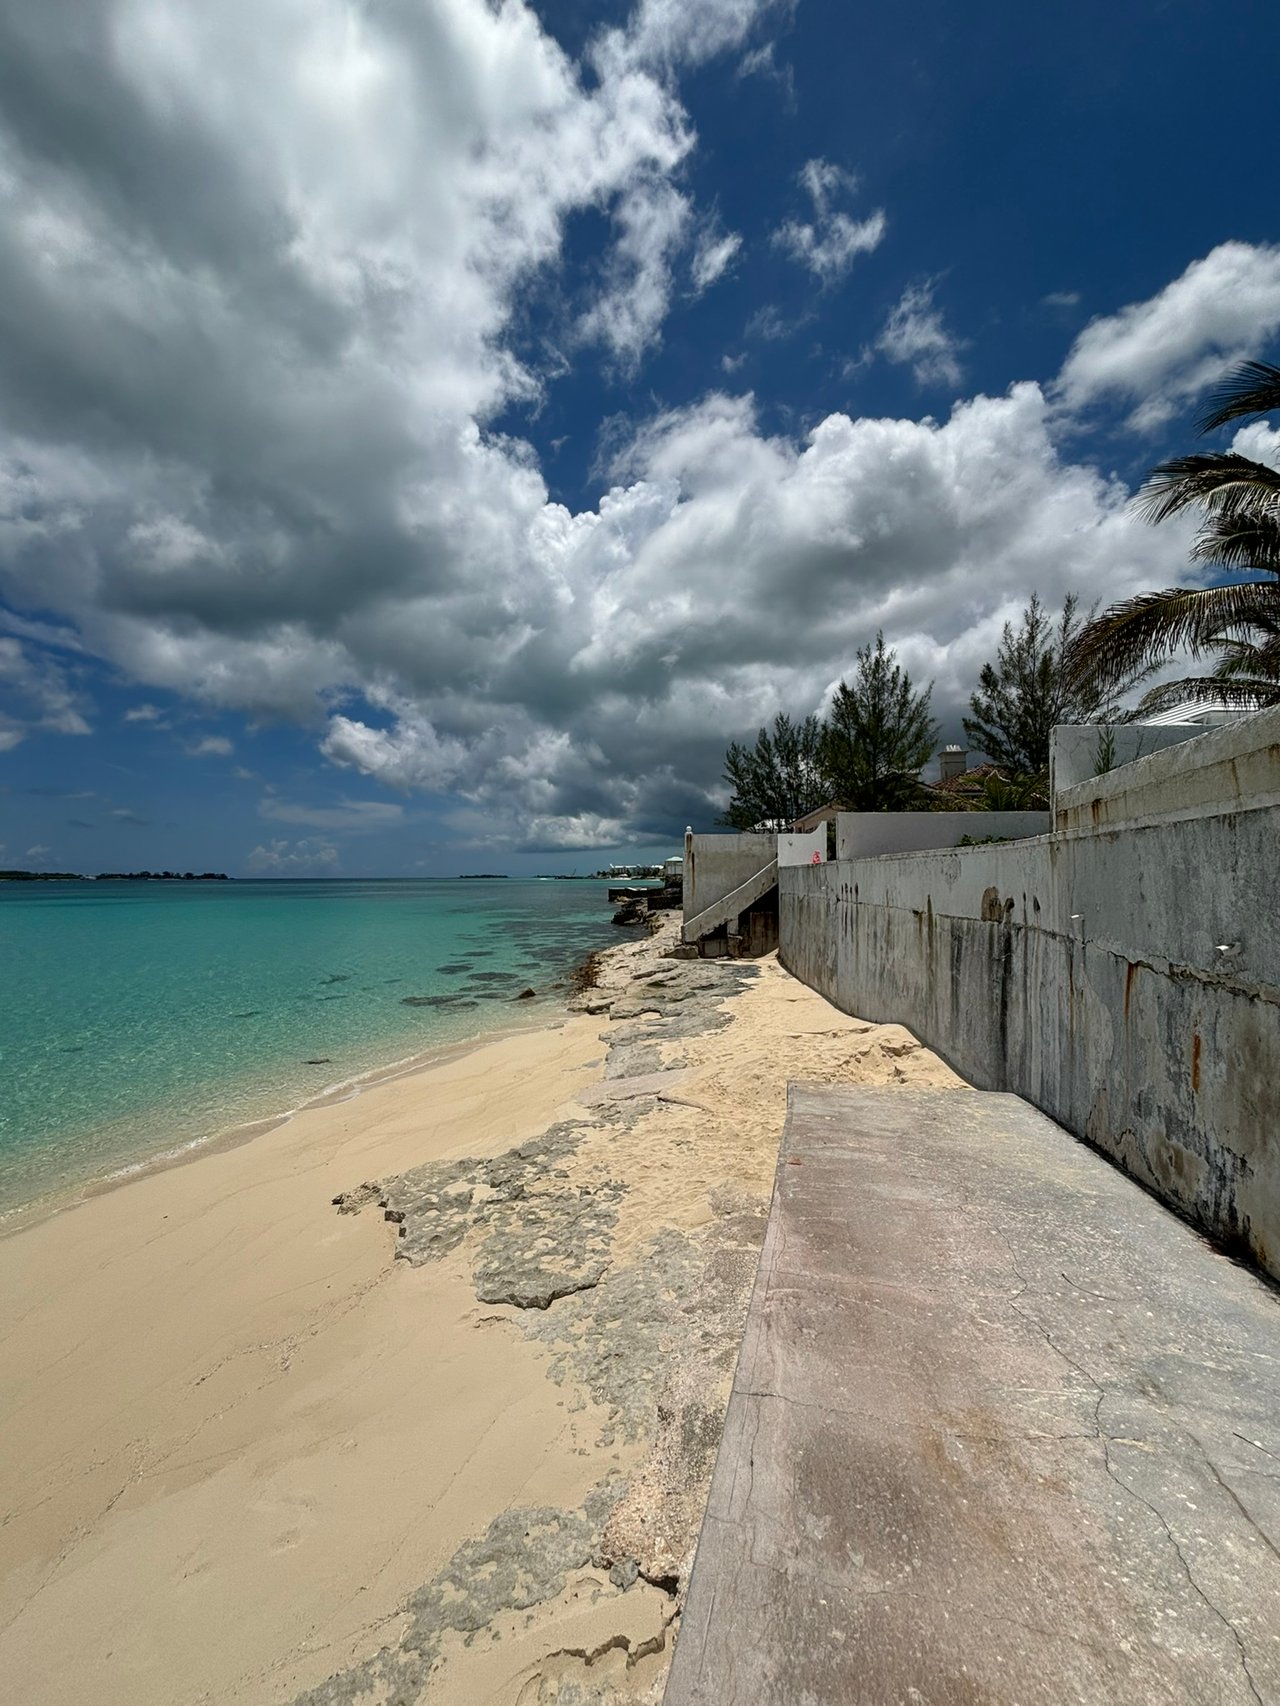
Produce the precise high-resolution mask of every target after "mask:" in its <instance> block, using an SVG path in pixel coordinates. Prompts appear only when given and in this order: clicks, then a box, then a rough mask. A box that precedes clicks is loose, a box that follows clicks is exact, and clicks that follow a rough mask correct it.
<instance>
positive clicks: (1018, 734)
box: [964, 593, 1133, 777]
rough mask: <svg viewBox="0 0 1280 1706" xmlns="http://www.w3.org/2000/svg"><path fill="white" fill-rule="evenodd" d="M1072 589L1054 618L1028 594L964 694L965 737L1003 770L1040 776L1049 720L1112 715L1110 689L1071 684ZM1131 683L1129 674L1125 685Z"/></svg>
mask: <svg viewBox="0 0 1280 1706" xmlns="http://www.w3.org/2000/svg"><path fill="white" fill-rule="evenodd" d="M1078 605H1079V600H1078V599H1077V598H1076V596H1075V594H1074V593H1070V594H1068V596H1067V597H1066V599H1065V600H1064V601H1063V605H1062V614H1061V616H1059V617H1058V618H1057V620H1056V621H1055V620H1054V619H1053V618H1052V617H1051V616H1050V615H1049V613H1048V611H1046V610H1045V608H1044V606H1043V605H1042V604H1041V602H1040V598H1039V595H1038V594H1036V593H1033V594H1032V596H1031V602H1030V604H1028V605H1027V607H1026V609H1025V610H1024V611H1023V612H1022V621H1021V623H1020V624H1019V626H1018V627H1017V628H1015V627H1014V625H1013V623H1012V622H1006V623H1005V625H1004V633H1003V634H1002V635H1001V639H1000V646H999V649H998V650H997V652H996V656H995V661H994V663H984V664H983V666H982V673H981V674H980V675H979V677H978V691H977V692H976V693H974V694H973V695H972V697H971V698H970V700H969V709H970V710H971V711H972V713H973V715H972V716H971V717H966V718H965V719H964V732H965V738H966V739H967V740H968V742H969V744H970V746H972V747H976V748H977V749H978V751H979V752H984V753H985V754H986V755H987V757H988V758H989V759H990V760H991V762H992V763H993V764H998V765H999V766H1000V768H1001V769H1002V770H1004V771H1006V772H1007V773H1008V775H1009V776H1011V777H1013V776H1041V775H1043V774H1044V773H1045V772H1046V771H1047V770H1048V768H1049V734H1050V731H1051V730H1052V728H1053V726H1054V724H1055V723H1092V722H1095V721H1097V720H1098V718H1099V717H1104V716H1105V717H1109V718H1110V719H1111V720H1113V721H1114V720H1116V718H1117V717H1118V712H1117V710H1116V707H1115V704H1114V702H1113V701H1114V699H1115V696H1116V695H1115V692H1107V691H1106V690H1105V688H1104V684H1103V683H1102V682H1101V681H1099V680H1097V679H1094V680H1088V679H1084V680H1081V681H1079V682H1076V683H1073V682H1072V681H1071V680H1070V679H1068V675H1067V670H1066V666H1065V660H1066V658H1067V656H1068V654H1069V652H1070V649H1071V647H1072V645H1073V643H1074V642H1075V639H1076V637H1077V635H1078V634H1079V632H1080V631H1081V627H1082V623H1081V620H1080V617H1079V614H1078ZM1125 685H1126V686H1132V685H1133V682H1132V679H1130V680H1129V681H1127V682H1126V683H1125Z"/></svg>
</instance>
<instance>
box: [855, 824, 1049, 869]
mask: <svg viewBox="0 0 1280 1706" xmlns="http://www.w3.org/2000/svg"><path fill="white" fill-rule="evenodd" d="M1049 821H1050V820H1049V814H1048V812H841V813H840V815H839V817H837V818H836V858H837V859H878V858H880V857H881V855H883V854H885V853H920V852H924V851H925V850H926V849H928V848H932V847H954V846H955V845H956V844H957V842H959V841H962V840H963V839H964V837H965V836H966V835H969V836H980V835H981V836H987V835H996V836H1000V837H1003V838H1005V839H1007V840H1009V841H1021V840H1024V839H1025V838H1026V837H1027V836H1028V835H1044V834H1045V833H1046V832H1047V831H1048V828H1049Z"/></svg>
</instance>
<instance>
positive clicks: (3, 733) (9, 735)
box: [0, 727, 26, 752]
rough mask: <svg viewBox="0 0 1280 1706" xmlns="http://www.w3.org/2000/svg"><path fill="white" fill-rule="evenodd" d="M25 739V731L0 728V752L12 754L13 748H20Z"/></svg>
mask: <svg viewBox="0 0 1280 1706" xmlns="http://www.w3.org/2000/svg"><path fill="white" fill-rule="evenodd" d="M25 739H26V730H25V729H15V728H12V727H4V728H0V752H12V751H13V749H14V747H15V746H20V745H21V744H22V742H23V741H24V740H25Z"/></svg>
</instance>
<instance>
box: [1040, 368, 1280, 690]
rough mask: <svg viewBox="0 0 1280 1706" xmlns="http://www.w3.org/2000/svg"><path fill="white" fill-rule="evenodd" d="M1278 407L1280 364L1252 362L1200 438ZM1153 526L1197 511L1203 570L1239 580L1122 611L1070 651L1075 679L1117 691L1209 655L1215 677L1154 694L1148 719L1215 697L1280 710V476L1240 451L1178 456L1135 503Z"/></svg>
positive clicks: (1214, 404) (1167, 594) (1196, 554)
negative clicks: (1181, 661) (1180, 659)
mask: <svg viewBox="0 0 1280 1706" xmlns="http://www.w3.org/2000/svg"><path fill="white" fill-rule="evenodd" d="M1277 411H1280V367H1274V366H1272V365H1271V364H1270V363H1268V362H1264V361H1248V362H1245V363H1244V364H1243V365H1242V366H1240V367H1238V368H1236V369H1235V371H1234V372H1233V373H1232V374H1230V375H1229V376H1228V378H1227V379H1226V380H1225V381H1224V382H1223V383H1222V385H1221V386H1219V388H1218V390H1217V391H1216V392H1215V393H1214V395H1213V396H1212V398H1211V399H1210V407H1209V409H1208V411H1207V413H1206V414H1205V415H1204V416H1202V418H1201V420H1200V421H1199V423H1198V425H1199V428H1200V431H1201V432H1212V431H1213V430H1214V429H1215V428H1217V427H1223V426H1228V425H1230V424H1233V423H1236V424H1243V423H1245V422H1248V421H1253V420H1259V419H1261V418H1262V417H1263V416H1265V415H1270V414H1274V413H1276V412H1277ZM1136 502H1137V505H1138V508H1139V510H1140V511H1141V513H1143V514H1144V515H1145V516H1146V518H1147V519H1148V520H1149V521H1152V522H1157V523H1158V522H1162V521H1167V520H1168V519H1169V518H1170V516H1174V515H1181V514H1182V513H1184V512H1185V511H1189V510H1190V511H1195V510H1198V511H1199V512H1200V515H1201V521H1200V527H1199V531H1198V532H1197V534H1196V538H1195V542H1194V544H1193V545H1192V548H1191V557H1192V561H1193V562H1197V563H1202V564H1206V565H1209V566H1211V567H1212V568H1215V569H1226V570H1228V571H1230V572H1232V573H1234V574H1237V575H1238V574H1239V573H1240V572H1241V571H1244V572H1246V573H1248V574H1249V576H1250V578H1249V579H1247V580H1241V579H1234V580H1230V581H1228V582H1227V583H1226V584H1224V585H1221V586H1205V587H1178V586H1175V587H1166V588H1165V590H1164V591H1163V592H1144V593H1139V594H1138V596H1137V597H1136V598H1128V599H1125V600H1124V602H1123V603H1121V604H1113V605H1112V606H1111V608H1110V609H1109V610H1105V611H1104V612H1103V613H1102V615H1101V616H1099V617H1098V618H1097V619H1096V620H1095V621H1092V622H1090V623H1089V624H1088V625H1087V626H1086V627H1085V628H1084V629H1083V631H1082V632H1081V633H1080V635H1079V636H1078V638H1077V639H1076V641H1075V643H1074V644H1073V645H1072V648H1071V652H1070V655H1069V658H1068V674H1069V676H1070V678H1071V680H1072V681H1073V683H1089V684H1092V686H1093V688H1094V690H1095V691H1100V692H1103V693H1107V692H1110V691H1113V690H1114V688H1115V683H1116V682H1118V681H1121V680H1123V679H1124V678H1125V677H1126V676H1128V677H1130V678H1131V679H1132V678H1135V677H1137V676H1138V675H1139V673H1141V674H1148V675H1149V674H1151V673H1152V672H1153V671H1154V670H1156V669H1158V668H1160V667H1161V666H1162V665H1164V664H1165V663H1168V662H1169V661H1170V660H1171V659H1172V658H1174V657H1176V656H1177V655H1178V654H1179V653H1180V652H1189V653H1190V655H1191V657H1192V658H1193V659H1197V660H1198V659H1201V658H1205V657H1208V658H1209V659H1211V660H1212V670H1211V673H1210V674H1208V675H1196V676H1189V677H1185V678H1183V679H1181V680H1178V681H1169V682H1164V683H1163V684H1161V685H1160V686H1158V687H1154V688H1152V689H1151V691H1150V692H1149V693H1148V694H1147V695H1146V697H1145V698H1144V699H1143V701H1142V704H1141V706H1140V707H1139V709H1140V710H1142V711H1155V710H1164V709H1166V708H1167V707H1169V706H1171V705H1176V704H1179V703H1185V702H1188V701H1190V702H1191V703H1193V704H1197V703H1198V704H1203V703H1206V702H1210V701H1213V700H1218V701H1221V702H1222V703H1224V704H1227V705H1234V706H1238V707H1240V708H1241V709H1245V710H1256V709H1257V708H1259V707H1260V706H1263V705H1275V704H1280V472H1277V471H1276V470H1275V469H1274V468H1269V467H1267V466H1266V464H1265V463H1262V462H1255V461H1252V460H1251V459H1250V458H1249V457H1247V456H1240V455H1237V454H1236V453H1235V452H1234V451H1227V452H1208V451H1206V452H1201V453H1199V454H1196V455H1190V456H1176V457H1174V458H1173V459H1172V460H1171V461H1168V462H1162V463H1161V464H1160V465H1159V467H1157V468H1154V469H1152V471H1151V474H1150V475H1149V476H1148V478H1147V481H1146V483H1145V484H1144V486H1143V487H1142V490H1141V491H1140V492H1139V493H1138V496H1137V500H1136Z"/></svg>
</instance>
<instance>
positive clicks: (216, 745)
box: [187, 735, 235, 758]
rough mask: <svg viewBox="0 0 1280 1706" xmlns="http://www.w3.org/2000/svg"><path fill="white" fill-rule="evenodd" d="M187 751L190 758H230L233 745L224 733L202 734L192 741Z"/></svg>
mask: <svg viewBox="0 0 1280 1706" xmlns="http://www.w3.org/2000/svg"><path fill="white" fill-rule="evenodd" d="M187 751H188V753H189V754H190V755H191V757H192V758H230V756H231V754H232V753H233V752H234V751H235V747H234V745H233V744H232V743H231V741H229V740H228V739H227V737H226V735H204V736H203V737H202V738H201V739H200V740H195V741H192V742H191V744H190V746H188V748H187Z"/></svg>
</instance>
